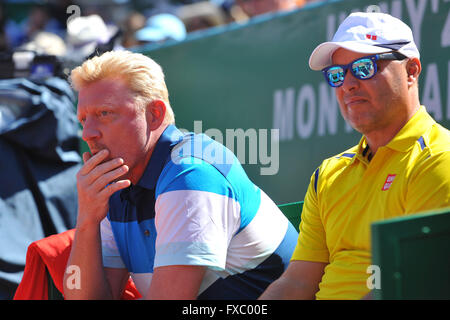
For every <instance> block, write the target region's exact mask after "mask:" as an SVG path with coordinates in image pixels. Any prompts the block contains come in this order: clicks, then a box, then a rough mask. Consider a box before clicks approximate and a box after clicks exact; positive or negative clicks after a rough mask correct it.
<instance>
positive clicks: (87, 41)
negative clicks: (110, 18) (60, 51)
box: [66, 14, 118, 62]
mask: <svg viewBox="0 0 450 320" xmlns="http://www.w3.org/2000/svg"><path fill="white" fill-rule="evenodd" d="M117 32H118V27H116V26H112V25H110V26H107V25H106V24H105V22H104V21H103V19H102V18H101V17H100V16H99V15H95V14H93V15H90V16H81V17H77V18H74V19H72V20H70V21H69V23H68V25H67V37H66V42H67V50H68V51H67V55H66V57H67V59H68V60H72V61H80V62H81V61H83V60H84V59H85V58H86V57H88V56H89V55H91V54H92V53H93V52H94V51H95V50H96V48H97V47H99V46H100V45H102V44H106V43H108V42H109V41H110V39H111V38H112V37H113V36H114V35H115V34H116V33H117ZM111 49H114V48H111Z"/></svg>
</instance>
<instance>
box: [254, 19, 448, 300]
mask: <svg viewBox="0 0 450 320" xmlns="http://www.w3.org/2000/svg"><path fill="white" fill-rule="evenodd" d="M309 65H310V67H311V69H313V70H321V71H322V72H323V74H324V76H325V79H326V81H327V82H328V84H329V85H330V86H332V87H334V88H335V90H336V91H335V92H336V97H337V100H338V102H339V106H340V110H341V113H342V115H343V117H344V118H345V120H346V121H347V122H348V123H349V124H351V126H352V127H353V128H354V129H355V130H357V131H359V132H361V133H362V134H363V137H362V138H361V140H360V142H359V144H358V145H356V146H354V147H353V148H351V149H349V150H346V151H344V152H342V153H340V154H338V155H336V156H334V157H332V158H329V159H326V160H325V161H323V162H322V164H321V165H320V166H319V167H318V168H317V170H316V171H315V172H314V173H313V175H312V177H311V182H310V185H309V188H308V191H307V193H306V196H305V203H304V208H303V212H302V222H301V225H300V234H299V238H298V243H297V247H296V249H295V251H294V254H293V256H292V258H291V262H290V264H289V267H288V269H287V270H286V271H285V272H284V273H283V275H282V276H281V277H280V278H279V279H278V280H277V281H275V282H274V283H272V285H270V286H269V287H268V289H267V290H266V291H265V292H264V294H263V295H262V296H261V297H260V298H262V299H302V298H305V299H314V298H316V299H360V298H362V297H364V296H366V295H367V294H368V293H369V291H370V290H369V288H368V287H367V279H368V277H369V276H371V274H370V273H369V274H368V273H366V271H367V267H368V266H369V265H371V255H370V252H371V247H370V225H371V223H372V222H374V221H377V220H383V219H387V218H392V217H397V216H403V215H408V214H413V213H416V212H420V211H426V210H431V209H436V208H442V207H447V206H450V171H449V170H448V168H449V165H450V152H449V151H450V133H449V130H447V129H446V128H443V127H442V126H440V125H439V124H437V123H436V122H435V121H434V120H433V119H432V118H431V116H430V115H429V114H428V113H427V111H426V109H425V106H421V105H420V102H419V89H418V77H419V74H420V71H421V63H420V60H419V52H418V50H417V47H416V45H415V43H414V40H413V36H412V32H411V29H410V28H409V27H408V26H407V25H406V24H404V23H403V22H402V21H400V20H398V19H397V18H394V17H392V16H390V15H388V14H383V13H352V14H351V15H350V16H348V17H347V18H346V19H345V20H344V21H343V22H342V24H341V25H340V27H339V28H338V30H337V32H336V34H335V35H334V37H333V39H332V41H330V42H325V43H322V44H321V45H319V46H318V47H317V48H316V49H315V50H314V51H313V53H312V55H311V57H310V60H309Z"/></svg>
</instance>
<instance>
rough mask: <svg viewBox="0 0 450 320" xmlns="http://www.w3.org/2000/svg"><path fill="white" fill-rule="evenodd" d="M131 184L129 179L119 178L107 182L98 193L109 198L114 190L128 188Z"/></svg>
mask: <svg viewBox="0 0 450 320" xmlns="http://www.w3.org/2000/svg"><path fill="white" fill-rule="evenodd" d="M130 185H131V181H130V180H128V179H127V180H119V181H117V182H113V183H111V184H109V185H108V186H107V187H106V188H104V189H103V190H102V191H101V192H100V194H101V195H103V196H105V197H106V198H109V197H110V196H111V195H113V194H114V193H115V192H117V191H119V190H121V189H125V188H128V187H129V186H130Z"/></svg>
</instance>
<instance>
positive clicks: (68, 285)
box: [63, 225, 112, 299]
mask: <svg viewBox="0 0 450 320" xmlns="http://www.w3.org/2000/svg"><path fill="white" fill-rule="evenodd" d="M63 285H64V297H65V298H66V299H112V293H111V289H110V286H109V283H108V281H107V279H106V276H105V271H104V268H103V263H102V251H101V239H100V226H99V225H90V226H78V225H77V228H76V231H75V237H74V241H73V244H72V250H71V252H70V257H69V260H68V263H67V267H66V272H65V274H64V281H63Z"/></svg>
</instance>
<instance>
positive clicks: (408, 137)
mask: <svg viewBox="0 0 450 320" xmlns="http://www.w3.org/2000/svg"><path fill="white" fill-rule="evenodd" d="M435 123H436V121H434V119H433V118H432V117H431V116H430V115H429V114H428V112H427V111H426V109H425V107H424V106H420V108H419V110H417V112H416V113H415V114H414V115H413V116H412V118H411V119H409V121H408V122H407V123H406V124H405V126H404V127H403V128H402V129H401V130H400V131H399V132H398V133H397V134H396V135H395V137H394V139H392V140H391V141H390V142H389V143H388V144H387V145H386V147H388V148H390V149H393V150H396V151H400V152H406V151H408V150H409V149H411V148H412V147H413V146H414V143H415V142H416V141H417V140H418V139H419V138H420V137H421V136H422V135H423V134H424V133H425V132H426V131H427V130H428V128H429V127H430V126H432V125H433V124H435Z"/></svg>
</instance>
